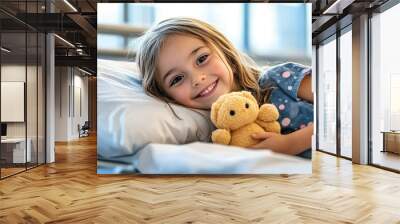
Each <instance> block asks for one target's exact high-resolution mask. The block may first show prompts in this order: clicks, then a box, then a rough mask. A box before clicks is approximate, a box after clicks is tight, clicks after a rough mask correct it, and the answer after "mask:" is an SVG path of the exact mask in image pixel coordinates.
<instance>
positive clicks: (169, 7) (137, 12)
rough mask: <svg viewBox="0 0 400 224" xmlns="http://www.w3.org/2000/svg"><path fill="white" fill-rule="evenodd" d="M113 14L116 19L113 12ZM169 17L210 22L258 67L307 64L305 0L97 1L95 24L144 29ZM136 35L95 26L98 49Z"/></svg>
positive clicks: (118, 46) (129, 44)
mask: <svg viewBox="0 0 400 224" xmlns="http://www.w3.org/2000/svg"><path fill="white" fill-rule="evenodd" d="M110 5H112V7H110ZM117 5H118V6H117ZM221 9H223V10H221ZM116 13H119V14H118V15H119V16H118V17H115V16H114V14H116ZM283 15H284V16H285V19H284V20H282V19H281V17H282V16H283ZM170 17H192V18H197V19H200V20H204V21H205V22H208V23H211V24H212V25H214V26H215V27H216V28H217V29H218V30H219V31H221V32H222V33H223V34H224V35H225V36H226V37H227V38H228V39H229V40H230V41H231V42H232V43H233V44H234V45H235V47H236V48H237V49H239V50H240V51H243V52H245V53H247V54H249V55H250V56H251V57H252V58H253V59H254V60H255V61H256V62H257V63H258V64H259V65H266V64H269V65H273V64H276V63H281V62H284V61H294V62H298V63H302V64H305V65H309V66H311V30H310V29H311V4H302V3H299V4H261V3H259V4H237V3H217V4H211V5H210V4H202V3H174V4H171V3H168V4H164V3H157V4H153V3H134V4H132V3H130V4H124V3H119V4H116V3H101V4H98V24H99V25H101V24H115V25H127V26H129V27H138V28H149V27H150V26H151V25H153V24H154V23H158V22H160V21H162V20H164V19H167V18H170ZM114 35H115V34H114ZM139 35H141V33H136V34H133V33H130V35H129V36H127V35H126V34H123V33H121V34H120V35H119V36H120V38H117V36H110V35H106V33H104V32H102V31H101V29H100V30H99V34H98V48H99V49H104V48H107V49H109V48H112V49H114V50H119V51H121V52H122V51H123V50H126V49H132V50H134V49H136V48H137V45H138V42H137V36H139ZM113 42H115V43H113ZM102 52H104V51H99V57H103V55H102Z"/></svg>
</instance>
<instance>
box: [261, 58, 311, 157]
mask: <svg viewBox="0 0 400 224" xmlns="http://www.w3.org/2000/svg"><path fill="white" fill-rule="evenodd" d="M308 74H311V68H310V67H307V66H304V65H301V64H297V63H292V62H289V63H284V64H279V65H276V66H273V67H270V68H268V69H267V70H266V71H264V72H263V74H262V75H261V76H260V79H259V85H260V87H262V88H265V87H269V88H272V91H271V93H270V96H269V102H270V103H272V104H274V105H275V106H276V107H277V108H278V110H279V114H280V115H279V123H280V125H281V127H282V131H281V133H282V134H288V133H291V132H293V131H296V130H298V129H301V128H304V127H306V126H307V125H309V124H311V123H312V122H313V118H314V108H313V105H312V104H311V103H309V102H307V101H304V100H302V99H300V98H298V96H297V92H298V89H299V87H300V83H301V81H302V80H303V78H304V76H306V75H308ZM298 156H300V157H303V158H308V159H311V149H308V150H305V151H303V152H302V153H300V154H298Z"/></svg>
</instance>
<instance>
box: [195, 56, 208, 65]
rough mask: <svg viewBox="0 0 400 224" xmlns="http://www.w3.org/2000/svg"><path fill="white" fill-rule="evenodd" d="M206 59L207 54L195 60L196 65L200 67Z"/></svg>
mask: <svg viewBox="0 0 400 224" xmlns="http://www.w3.org/2000/svg"><path fill="white" fill-rule="evenodd" d="M207 58H208V54H205V55H202V56H200V57H199V58H197V61H196V64H197V65H201V64H203V62H205V61H206V60H207Z"/></svg>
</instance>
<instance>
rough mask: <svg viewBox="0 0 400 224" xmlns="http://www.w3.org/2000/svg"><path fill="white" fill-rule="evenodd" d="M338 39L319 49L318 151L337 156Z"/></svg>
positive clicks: (333, 39)
mask: <svg viewBox="0 0 400 224" xmlns="http://www.w3.org/2000/svg"><path fill="white" fill-rule="evenodd" d="M335 38H336V37H332V38H330V39H332V40H331V41H329V42H327V43H325V44H323V45H320V46H319V48H318V59H319V61H318V73H317V75H318V90H317V91H318V105H317V106H318V124H319V125H318V130H317V131H318V147H319V148H318V149H319V150H322V151H326V152H330V153H334V154H336V39H335Z"/></svg>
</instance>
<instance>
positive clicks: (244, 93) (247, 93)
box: [240, 91, 258, 104]
mask: <svg viewBox="0 0 400 224" xmlns="http://www.w3.org/2000/svg"><path fill="white" fill-rule="evenodd" d="M240 95H242V96H244V97H246V98H247V99H249V100H252V101H253V102H254V103H256V104H257V103H258V102H257V100H256V98H254V96H253V95H252V94H251V93H250V92H249V91H241V92H240Z"/></svg>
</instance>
